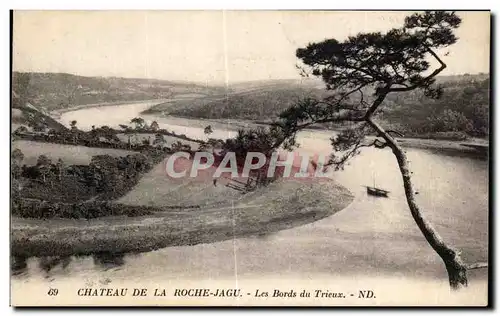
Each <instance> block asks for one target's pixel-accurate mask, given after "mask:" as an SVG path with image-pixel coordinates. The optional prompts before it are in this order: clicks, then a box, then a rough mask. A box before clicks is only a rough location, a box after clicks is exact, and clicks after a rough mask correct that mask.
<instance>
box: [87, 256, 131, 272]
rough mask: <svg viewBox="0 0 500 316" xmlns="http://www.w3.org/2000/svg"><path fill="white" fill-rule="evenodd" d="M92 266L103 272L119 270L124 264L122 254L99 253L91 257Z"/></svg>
mask: <svg viewBox="0 0 500 316" xmlns="http://www.w3.org/2000/svg"><path fill="white" fill-rule="evenodd" d="M92 258H93V259H94V264H95V265H96V266H98V267H100V268H102V269H104V271H106V270H109V269H114V268H119V267H121V266H123V265H124V264H125V254H124V253H113V252H99V253H95V254H93V255H92Z"/></svg>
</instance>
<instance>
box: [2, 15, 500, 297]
mask: <svg viewBox="0 0 500 316" xmlns="http://www.w3.org/2000/svg"><path fill="white" fill-rule="evenodd" d="M10 14H11V15H10V19H11V82H10V89H9V90H10V91H9V92H10V94H11V95H10V101H11V103H10V155H11V156H10V272H9V273H10V289H11V293H10V294H11V298H10V303H11V305H12V306H14V307H23V306H165V307H171V306H206V307H212V306H240V307H246V306H248V307H253V306H310V307H315V306H342V307H357V306H378V307H380V306H384V307H398V306H416V307H424V306H435V307H442V306H475V307H486V306H488V305H489V304H491V301H490V294H491V292H490V291H489V286H491V284H490V282H492V281H491V280H490V277H491V276H490V275H489V269H488V266H490V269H491V252H492V251H491V250H490V246H491V245H490V243H491V242H490V237H491V236H490V235H491V232H490V227H491V222H492V218H491V216H493V212H490V211H491V210H490V208H491V205H490V195H491V193H490V184H491V182H492V181H493V180H492V179H490V172H491V161H490V160H491V159H490V154H491V149H490V145H491V144H490V139H491V138H492V128H491V126H490V122H492V119H491V118H490V117H491V113H492V105H491V99H492V98H491V77H490V69H491V65H490V63H491V56H490V54H491V33H492V31H491V29H490V28H491V25H492V24H491V23H492V14H491V12H490V11H485V10H484V11H401V10H398V11H376V10H368V11H363V10H351V11H337V10H130V11H128V10H87V11H76V10H66V11H55V10H53V11H50V10H13V11H11V13H10ZM6 137H7V136H6Z"/></svg>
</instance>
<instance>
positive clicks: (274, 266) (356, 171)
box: [13, 103, 488, 293]
mask: <svg viewBox="0 0 500 316" xmlns="http://www.w3.org/2000/svg"><path fill="white" fill-rule="evenodd" d="M151 105H152V104H151V103H135V104H128V105H118V106H105V107H96V108H86V109H80V110H76V111H72V112H66V113H63V114H62V116H61V118H60V120H61V121H62V122H63V123H64V124H69V122H70V121H71V120H77V122H78V123H77V126H78V127H79V128H82V129H89V128H90V126H92V125H96V126H101V125H108V126H118V124H122V123H126V122H129V121H130V119H131V118H133V117H135V116H142V117H144V118H145V119H146V120H147V121H152V120H157V121H158V123H159V125H160V127H161V128H167V129H168V130H173V131H175V132H176V133H180V134H186V135H187V136H190V137H195V138H203V137H205V136H204V134H203V126H204V125H206V124H205V122H203V121H202V122H200V121H198V120H187V119H179V118H160V117H154V116H151V115H140V114H139V113H140V112H141V111H143V110H145V109H147V108H148V107H150V106H151ZM234 133H235V131H234V130H232V129H223V128H222V127H221V126H220V124H219V126H216V127H215V128H214V134H213V135H212V136H213V137H218V138H219V137H222V138H225V137H228V136H231V135H233V134H234ZM329 137H330V134H329V133H328V132H326V131H305V132H302V133H300V135H299V137H298V141H299V143H300V144H301V147H300V150H303V151H308V152H311V153H329V150H330V142H329ZM407 154H408V157H409V159H410V164H411V170H412V171H413V175H414V182H415V187H416V190H417V191H418V193H419V194H418V195H417V199H418V203H419V205H420V206H421V209H422V211H423V212H424V214H425V215H426V216H427V217H428V218H429V220H430V221H431V222H432V223H433V224H434V226H435V227H436V229H437V230H438V232H439V233H440V234H441V235H442V237H443V238H444V239H445V240H446V241H448V242H450V243H451V244H453V245H454V246H456V247H457V248H458V249H460V250H461V251H462V257H463V259H464V261H466V262H470V263H472V262H477V261H487V256H488V162H487V161H485V160H480V159H474V158H467V157H458V156H450V155H446V156H445V155H440V154H438V153H436V152H435V151H433V152H431V151H427V150H421V149H408V150H407ZM332 177H333V178H334V179H335V180H336V181H338V182H339V183H341V184H342V185H344V186H345V187H347V188H348V189H349V190H350V191H351V192H352V193H353V194H354V195H355V199H354V201H353V203H352V204H351V205H349V206H348V207H347V208H346V209H344V210H342V211H341V212H339V213H337V214H335V215H333V216H330V217H328V218H326V219H323V220H320V221H317V222H314V223H311V224H308V225H304V226H300V227H296V228H293V229H289V230H284V231H280V232H278V233H275V234H272V235H268V236H264V237H259V238H241V239H234V240H228V241H224V242H217V243H212V244H201V245H196V246H188V247H171V248H166V249H161V250H157V251H152V252H149V253H143V254H139V255H126V256H125V257H124V258H123V260H119V263H118V264H109V263H108V264H102V262H101V264H96V261H95V260H94V259H92V258H90V257H84V258H73V259H72V262H71V263H70V264H69V265H67V266H66V267H65V268H63V267H61V266H57V267H55V268H54V269H52V270H50V271H45V270H43V269H42V268H41V267H40V265H39V261H38V260H37V259H35V258H31V259H29V260H28V267H27V269H26V270H25V271H23V272H22V273H20V274H19V275H17V276H15V277H14V282H13V283H15V284H13V286H22V284H25V283H27V282H35V281H34V280H38V282H39V284H46V283H47V282H49V283H50V282H66V283H70V282H72V281H73V282H74V281H75V280H81V279H84V280H87V281H88V282H89V283H88V284H99V282H101V283H102V282H108V281H109V282H115V283H116V284H118V283H120V282H130V283H131V284H132V283H134V282H141V281H143V280H157V281H155V282H156V283H160V282H161V280H165V282H167V280H168V282H174V283H175V282H177V281H178V282H181V283H182V282H184V281H185V280H205V281H211V280H228V282H234V284H236V285H237V284H238V282H240V284H241V282H243V281H242V280H267V279H270V280H272V279H277V280H284V279H299V280H302V281H304V280H322V281H323V282H326V283H327V284H330V285H331V284H332V283H339V282H340V283H342V282H343V280H344V281H345V280H361V279H363V278H378V280H379V281H380V280H382V279H381V278H384V280H389V279H390V280H396V281H395V282H397V284H398V286H400V287H401V286H402V287H403V288H404V287H405V286H410V285H409V284H412V286H417V285H415V284H420V285H419V286H423V287H425V286H426V284H427V283H426V282H431V283H433V284H434V283H435V284H439V286H441V287H442V286H446V280H447V276H446V271H445V269H444V266H443V265H442V262H441V261H440V259H439V258H438V257H437V255H436V254H435V253H434V252H433V251H432V249H430V247H429V246H428V245H427V243H426V241H425V240H424V238H423V236H422V234H421V233H420V231H419V230H418V228H417V227H416V225H415V223H414V222H413V219H412V217H411V215H410V212H409V209H408V206H407V205H406V200H405V197H404V192H403V187H402V180H401V176H400V173H399V170H398V168H397V164H396V161H395V158H394V156H393V155H392V153H391V151H390V150H386V149H384V150H379V149H365V150H363V152H362V153H361V155H359V156H357V157H355V158H353V159H352V161H351V163H350V164H349V165H348V166H346V168H345V170H343V171H337V172H333V173H332ZM374 183H375V184H376V186H377V187H381V188H384V189H386V190H389V191H391V193H390V196H389V198H387V199H386V198H374V197H370V196H367V195H366V192H365V188H364V187H363V186H364V185H373V184H374ZM486 276H487V270H486V271H485V269H483V270H474V271H472V273H470V278H471V281H470V282H471V284H472V285H476V286H480V291H482V293H485V291H486V288H485V286H486V285H485V284H486V283H485V278H486ZM103 280H104V281H103ZM231 280H232V281H231ZM328 280H329V281H328ZM302 281H301V282H302ZM304 282H305V281H304ZM328 282H330V283H328ZM346 282H347V281H346ZM153 283H154V282H153ZM169 284H170V283H169ZM443 284H444V285H443ZM422 290H423V288H422ZM478 293H479V292H478Z"/></svg>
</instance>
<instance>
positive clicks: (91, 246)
mask: <svg viewBox="0 0 500 316" xmlns="http://www.w3.org/2000/svg"><path fill="white" fill-rule="evenodd" d="M352 201H353V196H352V194H351V193H350V192H349V191H348V190H347V189H345V188H344V187H342V186H340V185H339V184H337V183H335V182H334V181H333V180H325V181H322V182H318V183H308V184H304V183H303V182H297V181H291V180H288V181H279V182H276V183H273V184H271V185H269V186H268V187H263V188H260V189H258V190H256V191H254V192H251V193H248V194H247V195H246V196H244V197H243V198H241V199H240V200H239V201H238V203H235V204H234V205H231V203H228V206H226V207H217V208H208V209H199V210H198V209H196V210H193V209H191V210H183V209H177V210H165V211H163V212H159V213H157V214H154V215H149V216H141V217H134V218H125V217H103V218H98V219H92V220H70V219H53V220H36V219H22V218H18V217H12V226H11V254H12V256H16V257H21V258H28V257H32V256H37V257H42V256H71V255H90V254H93V253H98V252H109V253H137V252H147V251H151V250H155V249H160V248H165V247H171V246H185V245H196V244H200V243H213V242H217V241H223V240H227V239H232V238H241V237H246V236H262V235H266V234H270V233H273V232H277V231H279V230H283V229H289V228H292V227H296V226H300V225H304V224H307V223H311V222H314V221H317V220H320V219H322V218H325V217H328V216H331V215H333V214H335V213H337V212H339V211H340V210H342V209H344V208H345V207H347V205H349V204H350V203H351V202H352ZM228 202H229V201H228Z"/></svg>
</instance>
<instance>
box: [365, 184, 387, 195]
mask: <svg viewBox="0 0 500 316" xmlns="http://www.w3.org/2000/svg"><path fill="white" fill-rule="evenodd" d="M366 193H367V194H368V195H373V196H382V197H387V196H388V194H389V191H386V190H382V189H379V188H375V187H369V186H367V187H366Z"/></svg>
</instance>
